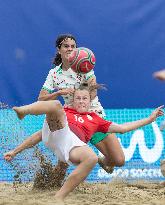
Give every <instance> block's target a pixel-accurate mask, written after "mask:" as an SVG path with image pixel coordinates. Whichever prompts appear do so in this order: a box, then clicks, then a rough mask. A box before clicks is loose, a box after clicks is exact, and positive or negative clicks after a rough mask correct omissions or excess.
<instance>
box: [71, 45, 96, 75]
mask: <svg viewBox="0 0 165 205" xmlns="http://www.w3.org/2000/svg"><path fill="white" fill-rule="evenodd" d="M95 62H96V58H95V55H94V53H93V52H92V51H91V50H90V49H88V48H84V47H80V48H75V49H74V50H73V52H72V53H71V55H70V57H69V64H70V67H71V68H72V70H73V71H75V72H76V73H88V72H89V71H91V70H92V69H93V68H94V66H95Z"/></svg>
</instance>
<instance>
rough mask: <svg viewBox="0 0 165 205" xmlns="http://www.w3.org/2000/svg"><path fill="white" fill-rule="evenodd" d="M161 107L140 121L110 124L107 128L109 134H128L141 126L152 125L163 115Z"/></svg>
mask: <svg viewBox="0 0 165 205" xmlns="http://www.w3.org/2000/svg"><path fill="white" fill-rule="evenodd" d="M163 107H164V105H162V106H160V107H158V108H156V109H155V110H154V111H153V112H152V113H151V115H150V116H149V117H147V118H144V119H141V120H137V121H133V122H127V123H124V124H115V123H112V124H111V125H110V127H109V130H108V131H109V132H112V133H125V132H129V131H131V130H135V129H137V128H140V127H142V126H145V125H147V124H150V123H152V122H153V121H155V120H156V118H157V117H159V116H162V115H164V112H163Z"/></svg>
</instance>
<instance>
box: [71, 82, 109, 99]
mask: <svg viewBox="0 0 165 205" xmlns="http://www.w3.org/2000/svg"><path fill="white" fill-rule="evenodd" d="M98 89H106V87H105V85H104V84H98V83H96V84H92V85H91V84H89V83H88V82H83V83H81V84H80V86H79V88H75V92H76V91H77V90H87V91H88V92H89V95H90V97H91V93H92V91H95V90H98Z"/></svg>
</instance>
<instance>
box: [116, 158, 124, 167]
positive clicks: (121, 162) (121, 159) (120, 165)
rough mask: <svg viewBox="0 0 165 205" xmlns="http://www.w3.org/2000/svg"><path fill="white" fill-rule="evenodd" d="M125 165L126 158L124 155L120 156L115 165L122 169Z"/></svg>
mask: <svg viewBox="0 0 165 205" xmlns="http://www.w3.org/2000/svg"><path fill="white" fill-rule="evenodd" d="M124 164H125V157H124V155H122V156H119V157H117V158H116V159H115V165H116V166H117V167H122V166H124Z"/></svg>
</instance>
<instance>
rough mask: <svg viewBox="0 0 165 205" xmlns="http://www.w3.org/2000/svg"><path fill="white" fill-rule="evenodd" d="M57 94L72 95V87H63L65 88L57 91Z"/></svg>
mask: <svg viewBox="0 0 165 205" xmlns="http://www.w3.org/2000/svg"><path fill="white" fill-rule="evenodd" d="M58 92H59V94H60V95H68V94H69V95H73V93H74V89H72V88H65V89H60V90H59V91H58Z"/></svg>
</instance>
